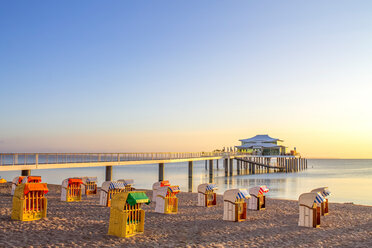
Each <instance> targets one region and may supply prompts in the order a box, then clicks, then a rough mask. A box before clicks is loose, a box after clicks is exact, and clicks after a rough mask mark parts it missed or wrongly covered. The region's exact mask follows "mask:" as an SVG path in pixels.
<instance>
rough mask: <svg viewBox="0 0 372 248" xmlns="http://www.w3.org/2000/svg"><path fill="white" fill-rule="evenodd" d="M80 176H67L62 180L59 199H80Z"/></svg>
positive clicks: (68, 200)
mask: <svg viewBox="0 0 372 248" xmlns="http://www.w3.org/2000/svg"><path fill="white" fill-rule="evenodd" d="M82 184H83V180H82V179H81V178H76V177H75V178H67V179H65V180H63V182H62V189H61V201H66V202H73V201H81V193H82V192H81V186H82Z"/></svg>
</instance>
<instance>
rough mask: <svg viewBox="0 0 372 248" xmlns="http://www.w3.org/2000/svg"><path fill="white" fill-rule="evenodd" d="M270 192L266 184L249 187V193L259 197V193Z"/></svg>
mask: <svg viewBox="0 0 372 248" xmlns="http://www.w3.org/2000/svg"><path fill="white" fill-rule="evenodd" d="M267 192H269V189H268V188H267V187H266V185H262V186H257V187H253V188H250V189H249V194H250V195H254V196H256V197H258V196H259V195H263V194H264V193H267Z"/></svg>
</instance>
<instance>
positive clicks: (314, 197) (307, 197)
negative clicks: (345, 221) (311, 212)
mask: <svg viewBox="0 0 372 248" xmlns="http://www.w3.org/2000/svg"><path fill="white" fill-rule="evenodd" d="M324 201H325V199H324V197H323V196H322V195H321V194H319V193H317V192H310V193H304V194H302V195H300V197H299V198H298V204H299V205H304V206H306V207H308V208H312V207H313V205H314V203H316V204H320V203H322V202H324Z"/></svg>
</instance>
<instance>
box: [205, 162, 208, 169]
mask: <svg viewBox="0 0 372 248" xmlns="http://www.w3.org/2000/svg"><path fill="white" fill-rule="evenodd" d="M207 165H208V160H205V170H208V167H207Z"/></svg>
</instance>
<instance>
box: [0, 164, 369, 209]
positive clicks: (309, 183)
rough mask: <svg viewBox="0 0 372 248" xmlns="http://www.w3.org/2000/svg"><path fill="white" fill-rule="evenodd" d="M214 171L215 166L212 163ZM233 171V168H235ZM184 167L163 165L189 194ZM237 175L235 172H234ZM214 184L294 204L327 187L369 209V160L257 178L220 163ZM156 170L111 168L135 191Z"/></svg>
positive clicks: (47, 173)
mask: <svg viewBox="0 0 372 248" xmlns="http://www.w3.org/2000/svg"><path fill="white" fill-rule="evenodd" d="M204 165H205V164H204V161H200V162H194V181H193V191H195V190H196V188H197V185H199V184H200V183H204V182H209V173H208V171H206V170H205V166H204ZM214 167H215V168H216V162H214ZM234 167H235V168H236V166H234ZM187 173H188V165H187V163H174V164H165V179H166V180H170V182H171V184H176V185H180V187H181V190H183V191H187V190H188V175H187ZM234 173H235V174H236V172H234ZM19 174H20V172H19V171H17V172H0V176H1V177H3V178H5V179H6V180H8V181H10V180H12V179H13V177H15V176H17V175H19ZM31 174H32V175H40V176H42V180H43V181H44V182H47V183H51V184H61V182H62V180H63V179H65V178H67V177H75V176H97V177H98V181H99V185H101V184H102V182H103V181H104V178H105V168H104V167H95V168H75V169H55V170H34V171H32V172H31ZM214 176H215V178H214V183H215V184H217V185H218V187H219V190H218V193H220V194H222V193H223V192H224V191H225V190H226V189H229V188H250V187H253V186H255V185H262V184H265V185H267V186H268V187H269V189H270V192H269V193H268V196H269V197H272V198H281V199H292V200H297V199H298V196H299V195H300V194H301V193H304V192H308V191H310V190H311V189H314V188H318V187H322V186H328V187H329V189H330V191H331V195H330V197H329V200H330V202H353V203H354V204H363V205H372V160H368V159H360V160H359V159H309V160H308V169H307V170H305V171H301V172H297V173H271V174H259V175H240V176H233V177H227V178H226V177H225V176H224V169H223V166H222V160H220V161H219V169H218V170H217V169H216V170H215V173H214ZM157 177H158V166H157V164H151V165H130V166H116V167H113V179H114V180H116V179H121V178H132V179H134V180H135V187H136V188H144V189H151V187H152V184H153V183H154V182H155V181H157Z"/></svg>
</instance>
